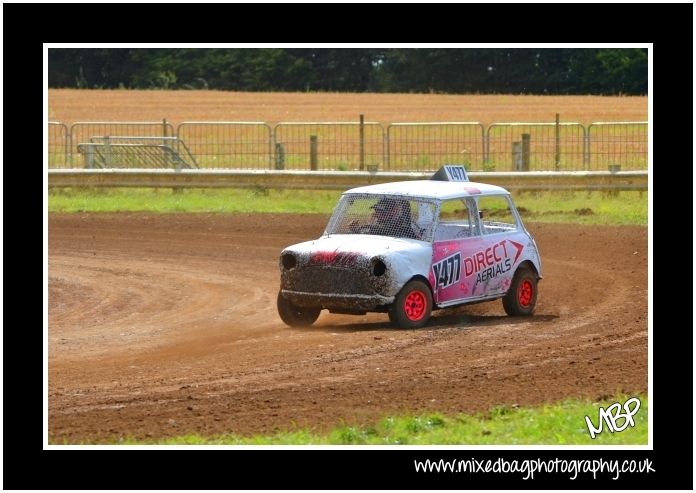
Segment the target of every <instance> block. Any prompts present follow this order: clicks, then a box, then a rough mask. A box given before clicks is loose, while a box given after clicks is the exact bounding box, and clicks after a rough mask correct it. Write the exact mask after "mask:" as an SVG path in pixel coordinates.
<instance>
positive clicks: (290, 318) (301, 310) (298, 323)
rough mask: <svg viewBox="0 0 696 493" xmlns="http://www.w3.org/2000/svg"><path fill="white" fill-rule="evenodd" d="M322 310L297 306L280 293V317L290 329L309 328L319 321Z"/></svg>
mask: <svg viewBox="0 0 696 493" xmlns="http://www.w3.org/2000/svg"><path fill="white" fill-rule="evenodd" d="M319 312H321V308H313V307H312V308H307V307H304V306H295V305H293V304H292V303H291V302H290V300H286V299H285V298H283V295H282V294H280V293H278V315H280V318H281V320H282V321H283V322H285V323H286V324H288V325H289V326H290V327H308V326H310V325H312V324H313V323H314V322H316V321H317V318H319Z"/></svg>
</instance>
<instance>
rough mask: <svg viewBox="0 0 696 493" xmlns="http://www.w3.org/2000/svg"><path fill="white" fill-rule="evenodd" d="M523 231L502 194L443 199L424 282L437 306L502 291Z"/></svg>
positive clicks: (516, 257) (511, 272) (521, 243)
mask: <svg viewBox="0 0 696 493" xmlns="http://www.w3.org/2000/svg"><path fill="white" fill-rule="evenodd" d="M523 249H524V232H523V231H522V230H521V228H520V227H519V225H518V222H517V219H516V216H515V215H514V214H512V212H511V211H510V209H509V203H508V201H507V197H505V196H502V195H501V196H479V197H475V198H474V197H468V198H465V199H457V200H456V201H443V203H442V205H441V212H440V219H439V222H438V225H437V227H436V230H435V235H434V237H433V261H432V267H431V272H430V277H431V279H430V281H431V285H432V286H433V291H434V298H435V302H436V303H437V304H438V305H440V306H447V305H450V304H457V303H460V302H461V303H463V302H466V301H474V300H476V299H486V298H491V297H496V296H502V295H503V294H505V293H506V292H507V289H508V288H509V287H510V283H511V281H512V276H513V275H514V268H515V266H516V264H517V263H518V262H519V261H521V257H520V256H521V254H522V250H523Z"/></svg>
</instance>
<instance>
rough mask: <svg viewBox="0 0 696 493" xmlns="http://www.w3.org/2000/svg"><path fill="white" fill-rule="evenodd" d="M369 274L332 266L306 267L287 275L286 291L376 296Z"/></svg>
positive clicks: (284, 285) (284, 284)
mask: <svg viewBox="0 0 696 493" xmlns="http://www.w3.org/2000/svg"><path fill="white" fill-rule="evenodd" d="M370 277H371V276H370V275H369V274H368V273H367V272H364V271H361V270H357V269H345V268H340V267H330V266H305V267H302V268H299V269H293V270H292V271H290V272H287V273H286V277H285V279H284V282H283V287H284V288H285V289H291V290H294V291H304V292H308V293H337V294H374V293H375V286H374V285H373V283H372V282H371V280H370Z"/></svg>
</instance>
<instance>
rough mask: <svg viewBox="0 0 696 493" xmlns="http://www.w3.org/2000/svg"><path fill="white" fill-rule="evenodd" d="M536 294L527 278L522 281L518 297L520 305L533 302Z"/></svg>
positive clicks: (527, 304)
mask: <svg viewBox="0 0 696 493" xmlns="http://www.w3.org/2000/svg"><path fill="white" fill-rule="evenodd" d="M533 295H534V288H533V287H532V283H531V282H529V281H527V280H526V279H525V280H524V281H522V282H521V283H520V287H518V288H517V299H518V300H519V302H520V305H522V306H524V307H528V306H529V304H530V303H531V302H532V296H533Z"/></svg>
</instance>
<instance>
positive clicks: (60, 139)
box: [48, 122, 71, 168]
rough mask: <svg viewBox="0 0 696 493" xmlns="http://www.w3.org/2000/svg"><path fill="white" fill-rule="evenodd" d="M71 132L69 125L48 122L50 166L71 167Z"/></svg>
mask: <svg viewBox="0 0 696 493" xmlns="http://www.w3.org/2000/svg"><path fill="white" fill-rule="evenodd" d="M69 156H70V132H69V131H68V127H67V125H65V124H64V123H60V122H48V167H49V168H70V167H71V166H70V162H69Z"/></svg>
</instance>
